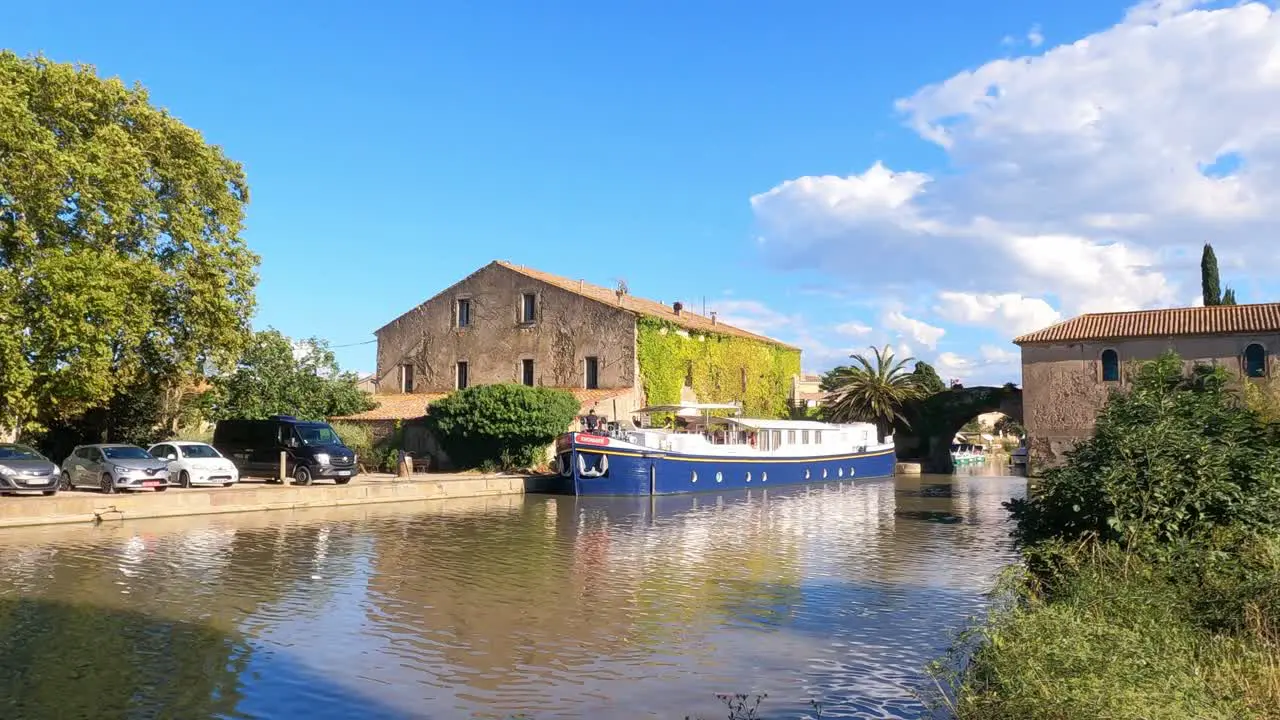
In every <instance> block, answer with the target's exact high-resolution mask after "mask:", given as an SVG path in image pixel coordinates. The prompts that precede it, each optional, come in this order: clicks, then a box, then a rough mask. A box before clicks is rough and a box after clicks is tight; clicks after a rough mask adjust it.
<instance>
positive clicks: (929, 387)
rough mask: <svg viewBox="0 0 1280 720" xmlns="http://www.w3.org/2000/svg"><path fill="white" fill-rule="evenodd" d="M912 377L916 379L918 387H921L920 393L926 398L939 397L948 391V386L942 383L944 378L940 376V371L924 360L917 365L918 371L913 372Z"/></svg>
mask: <svg viewBox="0 0 1280 720" xmlns="http://www.w3.org/2000/svg"><path fill="white" fill-rule="evenodd" d="M911 375H912V376H913V377H914V379H915V383H916V385H918V386H920V391H921V392H922V393H923V394H924V397H929V396H930V395H937V394H938V393H940V392H942V391H944V390H946V389H947V386H946V384H945V383H943V382H942V378H941V377H939V376H938V371H937V370H934V369H933V366H932V365H930V364H929V363H927V362H925V361H923V360H920V361H918V362H917V363H916V369H915V370H914V371H912V373H911Z"/></svg>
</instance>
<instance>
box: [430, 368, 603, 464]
mask: <svg viewBox="0 0 1280 720" xmlns="http://www.w3.org/2000/svg"><path fill="white" fill-rule="evenodd" d="M579 409H580V407H579V405H578V400H577V399H576V398H575V397H574V396H573V393H570V392H568V391H565V390H559V389H554V388H547V387H529V386H527V385H520V384H516V383H498V384H493V385H474V386H472V387H469V388H466V389H465V390H459V391H457V392H454V393H451V394H449V395H448V396H446V397H444V398H442V399H440V400H437V401H436V402H434V403H432V404H431V407H430V408H428V410H427V416H426V423H427V428H428V429H429V430H430V431H431V432H432V433H433V434H434V435H435V436H436V438H438V439H439V441H440V444H441V445H442V446H443V447H444V451H445V452H446V453H447V454H448V455H449V458H450V459H451V460H452V461H453V463H454V464H455V465H457V466H458V467H460V468H476V467H481V468H484V469H487V470H497V469H501V470H514V469H526V468H534V467H541V466H543V465H545V464H546V461H547V458H546V457H544V453H545V452H546V449H547V446H549V445H550V444H551V443H552V442H554V441H555V439H556V437H558V436H559V435H560V434H561V433H563V432H564V431H565V430H566V429H567V428H568V427H569V425H570V423H572V422H573V420H574V418H575V417H577V414H578V410H579Z"/></svg>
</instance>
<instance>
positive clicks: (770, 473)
mask: <svg viewBox="0 0 1280 720" xmlns="http://www.w3.org/2000/svg"><path fill="white" fill-rule="evenodd" d="M723 410H729V411H739V410H740V409H739V408H738V406H737V405H728V404H690V405H658V406H652V407H647V408H642V409H640V410H637V411H636V414H637V415H643V416H649V415H653V414H659V413H661V414H668V413H669V414H672V415H673V417H674V418H675V419H673V420H672V421H671V427H670V428H643V427H641V428H635V429H629V430H628V429H622V428H618V427H616V426H615V427H612V428H610V429H608V430H604V431H594V432H592V431H588V432H570V433H565V434H564V435H562V436H561V437H560V439H559V440H558V441H557V443H556V464H557V468H558V469H559V471H560V475H561V477H562V478H564V479H565V480H566V483H571V490H572V492H573V493H574V494H576V495H670V494H676V493H692V492H706V491H715V490H721V491H723V490H732V489H739V488H753V487H760V488H764V487H773V486H777V485H790V484H795V483H804V482H821V481H823V480H840V479H844V478H852V477H859V478H863V477H888V476H891V475H893V466H894V450H893V439H892V438H888V439H887V440H886V441H885V442H879V441H878V440H877V431H876V426H875V425H874V424H871V423H850V424H840V425H837V424H832V423H824V422H817V421H813V420H770V419H763V418H744V417H739V416H736V415H735V416H732V417H720V416H713V415H712V414H711V413H712V412H713V411H723ZM699 412H701V413H702V415H701V416H699V415H698V413H699ZM677 424H679V425H680V426H681V427H679V428H677V427H676V425H677Z"/></svg>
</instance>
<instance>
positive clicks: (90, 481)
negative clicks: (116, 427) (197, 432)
mask: <svg viewBox="0 0 1280 720" xmlns="http://www.w3.org/2000/svg"><path fill="white" fill-rule="evenodd" d="M78 487H96V488H98V489H99V490H101V491H102V492H105V493H113V492H117V491H120V490H143V489H154V490H156V491H163V490H168V489H169V465H168V463H166V462H165V461H164V460H160V459H159V458H155V457H152V456H151V453H149V452H147V451H146V450H143V449H142V448H140V447H138V446H137V445H111V444H103V445H81V446H79V447H77V448H76V449H75V450H73V451H72V452H71V455H69V456H68V457H67V459H66V460H63V461H62V489H63V490H71V489H73V488H78Z"/></svg>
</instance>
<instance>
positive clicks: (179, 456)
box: [147, 440, 240, 487]
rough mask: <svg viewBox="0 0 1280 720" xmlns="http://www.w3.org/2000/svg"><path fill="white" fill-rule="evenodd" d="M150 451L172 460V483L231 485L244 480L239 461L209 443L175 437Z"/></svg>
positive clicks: (170, 474)
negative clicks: (233, 460) (234, 460)
mask: <svg viewBox="0 0 1280 720" xmlns="http://www.w3.org/2000/svg"><path fill="white" fill-rule="evenodd" d="M147 452H149V453H151V455H152V457H156V458H159V459H161V460H165V461H167V462H168V463H169V482H171V483H174V484H176V485H178V486H179V487H192V486H195V485H221V486H223V487H231V486H232V485H235V484H236V483H237V482H239V481H240V471H238V470H236V466H235V464H234V463H232V462H231V461H230V460H229V459H227V458H225V457H223V456H222V453H220V452H218V451H217V450H216V449H214V447H213V446H212V445H209V444H207V443H202V442H187V441H184V440H175V441H173V442H165V443H157V444H155V445H152V446H151V447H149V448H147Z"/></svg>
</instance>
